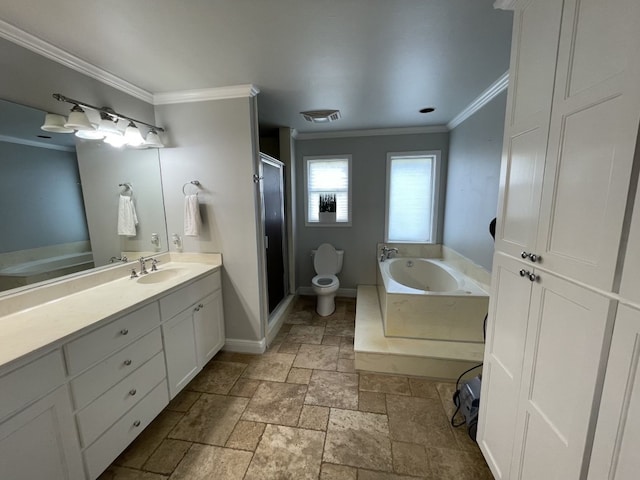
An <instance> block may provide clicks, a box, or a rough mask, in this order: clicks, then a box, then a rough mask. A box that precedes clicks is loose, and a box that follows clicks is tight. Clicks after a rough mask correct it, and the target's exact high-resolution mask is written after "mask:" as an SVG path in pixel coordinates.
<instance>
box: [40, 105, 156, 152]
mask: <svg viewBox="0 0 640 480" xmlns="http://www.w3.org/2000/svg"><path fill="white" fill-rule="evenodd" d="M53 98H55V99H56V100H58V101H59V102H66V103H71V104H73V108H72V109H71V114H70V115H69V120H67V119H65V117H64V116H62V115H57V114H52V113H48V114H47V116H46V118H45V123H44V125H43V126H42V127H41V128H42V129H43V130H45V131H49V132H57V133H73V132H74V131H75V134H76V136H77V137H79V138H83V139H88V140H101V139H104V141H105V143H108V144H109V145H113V146H115V147H122V146H125V145H126V146H130V147H133V148H149V147H154V148H162V147H164V144H163V143H162V141H161V139H160V136H159V134H158V132H164V131H165V130H164V128H162V127H158V126H156V125H152V124H150V123H146V122H142V121H140V120H136V119H134V118H131V117H127V116H126V115H122V114H121V113H118V112H116V111H114V110H112V109H111V108H108V107H95V106H93V105H89V104H88V103H84V102H80V101H78V100H74V99H73V98H68V97H65V96H64V95H61V94H59V93H54V94H53ZM86 110H93V111H94V112H96V113H97V114H99V115H100V121H99V123H98V124H97V125H96V124H94V123H92V122H91V121H90V120H89V117H88V116H87V114H86ZM140 125H144V126H146V127H148V129H149V131H148V133H147V137H146V140H145V139H144V137H143V135H142V133H141V132H140V128H139V126H140Z"/></svg>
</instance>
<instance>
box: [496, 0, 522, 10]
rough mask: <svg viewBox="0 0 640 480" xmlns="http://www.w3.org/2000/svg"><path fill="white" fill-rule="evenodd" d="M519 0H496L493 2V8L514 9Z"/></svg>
mask: <svg viewBox="0 0 640 480" xmlns="http://www.w3.org/2000/svg"><path fill="white" fill-rule="evenodd" d="M516 2H517V0H496V1H495V2H493V8H495V9H496V10H514V9H515V7H516Z"/></svg>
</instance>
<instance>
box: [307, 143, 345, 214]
mask: <svg viewBox="0 0 640 480" xmlns="http://www.w3.org/2000/svg"><path fill="white" fill-rule="evenodd" d="M304 161H305V190H306V193H305V200H306V224H307V225H314V224H317V225H320V224H321V222H320V215H319V212H320V202H321V199H323V204H326V200H327V198H329V199H331V198H335V225H342V226H349V225H351V155H340V156H331V157H304Z"/></svg>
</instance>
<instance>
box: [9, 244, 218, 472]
mask: <svg viewBox="0 0 640 480" xmlns="http://www.w3.org/2000/svg"><path fill="white" fill-rule="evenodd" d="M158 258H160V259H161V263H160V267H159V270H158V271H157V272H152V273H149V274H148V275H144V276H140V277H138V278H129V272H130V271H131V268H132V267H133V265H132V264H129V265H122V266H119V267H115V268H111V269H106V270H101V271H98V272H93V273H91V274H86V275H78V276H75V277H73V278H71V279H68V280H62V281H59V282H55V283H53V284H50V285H45V286H43V287H37V288H34V289H30V290H26V291H24V292H18V293H15V294H13V295H10V296H6V297H4V298H2V299H0V329H1V331H2V334H1V335H0V471H1V472H3V473H2V475H3V478H10V479H16V478H24V479H36V478H47V479H50V480H54V479H55V480H58V479H95V478H97V477H98V476H99V475H100V474H101V473H102V472H103V471H104V469H105V468H106V467H108V466H109V464H111V462H112V461H113V460H115V458H116V457H117V456H118V455H119V454H120V453H121V452H122V451H123V450H124V449H125V448H126V447H127V445H129V443H131V441H133V440H134V439H135V438H136V437H137V436H138V435H139V434H140V433H141V432H142V431H143V430H144V428H145V427H146V426H147V425H148V424H149V423H150V422H151V421H152V420H153V419H154V418H155V417H156V415H158V413H160V412H161V411H162V409H163V408H164V407H165V406H166V405H167V404H168V402H169V400H170V399H171V398H173V397H174V396H175V395H176V394H177V393H178V392H180V390H181V389H182V388H184V387H185V385H186V384H187V383H188V382H189V381H190V380H191V379H192V378H193V377H194V376H195V375H196V374H197V373H198V372H199V371H200V370H201V369H202V367H203V366H204V365H205V364H206V363H207V362H208V361H209V360H210V359H211V358H212V357H213V356H214V355H215V354H216V353H217V352H218V351H219V350H220V349H221V348H222V346H223V345H224V318H223V310H222V290H221V289H222V285H221V274H220V268H221V263H222V262H221V257H220V255H217V254H209V255H189V254H183V255H175V254H171V255H169V254H165V255H162V256H161V257H158ZM34 305H35V306H34Z"/></svg>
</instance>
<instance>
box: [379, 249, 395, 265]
mask: <svg viewBox="0 0 640 480" xmlns="http://www.w3.org/2000/svg"><path fill="white" fill-rule="evenodd" d="M394 253H395V254H397V253H398V249H397V248H389V247H387V246H386V245H383V246H382V248H381V250H380V261H381V262H384V260H385V259H388V258H391V257H392V256H393V254H394Z"/></svg>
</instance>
